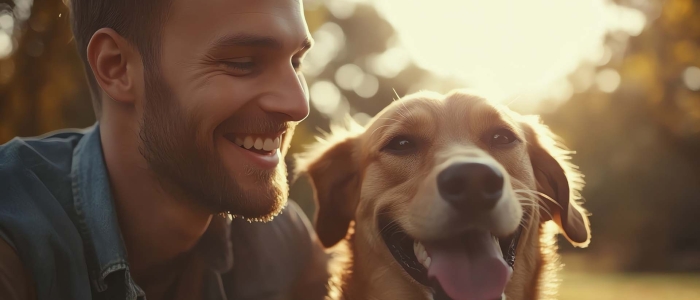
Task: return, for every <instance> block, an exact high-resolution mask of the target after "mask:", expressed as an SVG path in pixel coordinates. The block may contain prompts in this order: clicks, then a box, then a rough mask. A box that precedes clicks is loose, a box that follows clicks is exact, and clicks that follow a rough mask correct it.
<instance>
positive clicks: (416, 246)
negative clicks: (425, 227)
mask: <svg viewBox="0 0 700 300" xmlns="http://www.w3.org/2000/svg"><path fill="white" fill-rule="evenodd" d="M423 252H425V247H424V246H423V244H421V243H420V242H418V241H415V242H413V254H415V255H416V258H418V260H421V256H422V255H423Z"/></svg>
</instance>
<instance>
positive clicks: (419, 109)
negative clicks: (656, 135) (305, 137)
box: [300, 92, 589, 300]
mask: <svg viewBox="0 0 700 300" xmlns="http://www.w3.org/2000/svg"><path fill="white" fill-rule="evenodd" d="M544 129H546V128H544V127H543V126H542V125H539V124H538V123H533V122H529V120H528V119H526V118H524V117H521V116H519V115H517V114H515V113H512V112H510V111H508V110H507V109H504V108H497V107H495V106H494V105H492V104H490V103H489V102H487V101H486V100H484V99H482V98H479V97H476V96H473V95H469V94H466V93H461V92H454V93H451V94H449V95H447V96H443V95H439V94H433V93H420V94H415V95H412V96H408V97H406V98H404V99H402V100H400V101H397V102H394V103H392V105H390V106H389V107H387V108H386V109H385V110H383V111H382V112H381V113H379V114H378V115H377V116H376V117H375V118H374V119H373V120H372V122H370V124H369V125H368V126H367V128H366V129H364V130H359V131H357V133H356V134H352V133H350V134H345V135H337V133H336V135H332V136H330V138H331V139H335V140H334V141H330V142H329V143H327V144H325V146H321V147H316V149H314V151H311V152H309V153H307V155H306V156H304V157H303V158H302V159H301V160H300V166H301V168H302V170H303V171H306V172H307V173H308V174H309V175H310V177H311V179H312V184H313V185H314V188H315V191H316V199H317V202H318V206H319V208H318V214H317V216H316V229H317V232H318V234H319V237H320V239H321V241H322V242H323V243H324V245H325V246H332V245H334V244H335V243H337V242H338V241H339V240H341V239H342V238H343V237H345V235H346V233H347V231H348V227H349V225H350V222H351V221H352V220H354V221H355V223H356V225H355V232H356V237H355V238H356V242H357V243H366V244H369V245H376V246H373V247H368V248H367V249H368V250H367V251H368V252H375V253H374V255H377V256H380V257H381V256H383V257H385V258H389V259H394V260H396V261H397V262H398V264H391V265H393V267H394V268H396V269H397V270H396V271H397V272H399V273H402V274H404V275H405V276H406V277H407V278H408V280H410V281H413V282H416V283H420V284H422V285H424V286H426V287H425V291H426V293H430V292H432V291H433V290H438V293H443V292H444V293H445V294H447V296H449V297H450V298H452V299H482V300H486V299H494V298H499V297H500V295H501V294H502V293H503V291H504V289H505V284H506V282H507V281H508V279H509V276H510V273H511V270H510V268H509V267H508V266H507V265H506V263H505V262H504V260H503V256H502V254H501V247H500V245H499V243H498V238H504V237H507V236H509V235H511V234H512V233H513V232H514V231H515V230H516V229H517V228H518V226H520V225H522V224H525V223H527V222H528V221H529V220H528V218H527V216H533V215H538V216H539V212H540V211H544V212H545V214H547V216H551V218H553V219H554V220H555V221H557V222H558V223H559V224H560V226H561V227H562V229H563V232H564V233H565V234H566V235H567V237H568V238H569V239H570V240H571V241H572V242H574V243H587V241H588V235H589V234H588V223H587V222H588V221H587V219H586V216H585V214H583V213H582V211H581V210H580V207H579V206H578V205H577V204H576V203H575V202H574V201H573V200H572V199H571V197H572V196H575V195H574V194H575V193H572V192H573V190H572V189H571V188H570V185H571V184H572V182H570V181H571V180H572V178H567V175H570V174H567V171H566V169H565V168H566V167H567V166H566V165H565V164H564V163H563V162H562V161H558V160H557V159H556V158H555V155H556V154H552V153H550V152H551V151H548V150H547V146H550V148H551V145H543V144H542V142H543V141H542V139H545V142H548V141H550V140H551V138H549V136H543V134H544V133H543V132H538V131H542V130H544ZM570 177H571V176H570ZM538 194H542V195H544V196H543V197H544V198H546V199H548V200H546V201H539V200H538V199H539V197H538V196H537V195H538ZM545 203H546V204H545ZM534 210H537V212H535V211H534ZM535 213H537V214H535ZM524 216H525V217H524ZM537 221H544V220H537ZM359 240H362V241H359ZM384 245H386V246H384ZM361 255H370V254H369V253H367V254H364V253H362V254H361ZM361 255H360V254H358V255H356V257H355V259H356V260H358V259H363V257H362V256H361ZM427 286H432V287H433V288H434V289H429V288H427Z"/></svg>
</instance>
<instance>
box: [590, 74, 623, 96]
mask: <svg viewBox="0 0 700 300" xmlns="http://www.w3.org/2000/svg"><path fill="white" fill-rule="evenodd" d="M595 82H596V84H597V85H598V89H600V90H601V91H603V92H605V93H612V92H614V91H615V90H617V87H618V86H620V74H619V73H617V71H615V70H614V69H610V68H608V69H605V70H602V71H600V72H598V75H596V77H595Z"/></svg>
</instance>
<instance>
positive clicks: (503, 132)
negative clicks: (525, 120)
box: [491, 129, 517, 145]
mask: <svg viewBox="0 0 700 300" xmlns="http://www.w3.org/2000/svg"><path fill="white" fill-rule="evenodd" d="M516 140H517V138H516V137H515V134H513V133H512V132H511V131H510V130H508V129H499V130H496V132H494V133H493V135H492V136H491V145H507V144H510V143H512V142H515V141H516Z"/></svg>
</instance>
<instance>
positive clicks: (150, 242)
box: [100, 116, 212, 283]
mask: <svg viewBox="0 0 700 300" xmlns="http://www.w3.org/2000/svg"><path fill="white" fill-rule="evenodd" d="M103 117H104V116H103ZM137 132H138V131H133V129H125V128H123V127H116V126H109V125H108V124H101V126H100V133H101V139H102V151H103V153H104V157H105V163H106V165H107V170H108V173H109V178H110V183H111V189H112V195H113V197H114V202H115V207H116V210H117V217H118V219H119V227H120V229H121V233H122V236H123V238H124V243H125V246H126V250H127V253H128V260H129V265H130V269H131V272H132V276H134V278H135V279H136V282H137V283H139V281H140V280H139V278H141V277H148V274H149V273H151V272H150V271H152V270H154V269H159V267H162V266H163V265H164V264H167V263H169V262H170V261H172V260H173V259H174V258H176V257H177V256H178V255H180V254H182V253H184V252H187V251H188V250H190V249H191V248H192V247H194V245H196V243H197V241H198V240H199V238H200V237H201V236H202V234H204V232H205V231H206V229H207V227H208V225H209V222H210V221H211V217H212V215H211V214H210V213H208V212H207V211H205V210H204V209H202V208H200V207H196V205H193V204H190V203H188V202H187V201H183V200H182V199H177V198H175V197H174V196H172V194H171V193H168V192H167V191H166V190H164V189H163V187H162V186H161V184H160V183H159V182H158V180H157V178H156V177H155V174H153V172H152V171H151V170H150V169H149V168H148V166H147V163H146V161H145V159H144V158H143V156H142V155H141V154H140V153H139V151H138V136H137Z"/></svg>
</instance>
